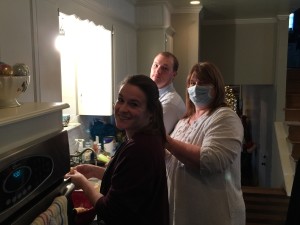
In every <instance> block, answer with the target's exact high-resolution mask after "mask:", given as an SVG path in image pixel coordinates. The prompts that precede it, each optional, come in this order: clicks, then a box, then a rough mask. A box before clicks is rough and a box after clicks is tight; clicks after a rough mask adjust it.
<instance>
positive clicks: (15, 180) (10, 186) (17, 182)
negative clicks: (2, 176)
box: [4, 166, 31, 192]
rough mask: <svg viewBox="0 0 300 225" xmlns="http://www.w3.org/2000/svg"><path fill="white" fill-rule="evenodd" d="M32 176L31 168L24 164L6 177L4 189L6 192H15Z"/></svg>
mask: <svg viewBox="0 0 300 225" xmlns="http://www.w3.org/2000/svg"><path fill="white" fill-rule="evenodd" d="M30 176H31V168H30V167H28V166H22V167H18V168H16V169H14V170H13V171H12V172H11V173H10V174H9V175H8V176H7V178H6V180H5V183H4V190H5V191H6V192H15V191H17V190H19V189H21V188H22V187H23V186H24V185H25V184H26V183H27V181H28V180H29V179H30Z"/></svg>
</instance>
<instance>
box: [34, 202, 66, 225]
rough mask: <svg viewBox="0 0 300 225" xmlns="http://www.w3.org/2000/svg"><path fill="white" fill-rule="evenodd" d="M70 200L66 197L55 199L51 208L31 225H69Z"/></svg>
mask: <svg viewBox="0 0 300 225" xmlns="http://www.w3.org/2000/svg"><path fill="white" fill-rule="evenodd" d="M67 208H68V200H67V198H66V197H65V196H59V197H56V198H55V199H54V201H53V202H52V204H51V205H50V206H49V208H48V209H47V210H46V211H45V212H43V213H41V214H40V215H39V216H38V217H37V218H36V219H35V220H34V221H33V222H32V223H31V225H68V209H67Z"/></svg>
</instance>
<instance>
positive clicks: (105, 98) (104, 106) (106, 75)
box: [59, 13, 112, 115]
mask: <svg viewBox="0 0 300 225" xmlns="http://www.w3.org/2000/svg"><path fill="white" fill-rule="evenodd" d="M60 33H61V39H62V40H63V41H61V42H60V43H59V49H60V52H61V69H62V85H63V87H62V88H63V101H66V102H68V103H69V104H70V106H71V107H70V109H69V110H70V111H72V112H71V113H70V114H74V112H76V113H77V114H79V115H112V40H111V39H112V36H111V31H110V30H107V29H105V28H104V27H103V26H99V25H98V26H97V25H95V24H94V23H93V22H91V21H88V20H80V19H79V18H78V17H76V16H75V15H70V16H68V15H65V14H63V13H60ZM76 96H77V97H76Z"/></svg>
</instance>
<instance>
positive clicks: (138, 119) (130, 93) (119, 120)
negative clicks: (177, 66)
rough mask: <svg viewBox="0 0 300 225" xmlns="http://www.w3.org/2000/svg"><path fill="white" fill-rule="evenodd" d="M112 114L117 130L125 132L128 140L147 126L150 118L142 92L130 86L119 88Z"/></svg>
mask: <svg viewBox="0 0 300 225" xmlns="http://www.w3.org/2000/svg"><path fill="white" fill-rule="evenodd" d="M114 113H115V120H116V126H117V128H118V129H121V130H125V131H126V135H127V137H128V138H131V137H132V136H133V134H134V133H136V132H137V131H138V130H140V129H141V128H143V127H145V126H147V125H148V123H149V119H150V116H151V115H150V113H149V112H148V110H147V98H146V96H145V94H144V92H143V91H141V89H139V88H138V87H137V86H134V85H131V84H125V85H123V86H122V87H121V88H120V91H119V95H118V99H117V102H116V104H115V108H114Z"/></svg>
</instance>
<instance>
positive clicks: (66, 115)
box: [62, 114, 70, 127]
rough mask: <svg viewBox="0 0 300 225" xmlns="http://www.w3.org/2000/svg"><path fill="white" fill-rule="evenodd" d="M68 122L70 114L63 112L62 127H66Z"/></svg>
mask: <svg viewBox="0 0 300 225" xmlns="http://www.w3.org/2000/svg"><path fill="white" fill-rule="evenodd" d="M69 122H70V114H63V115H62V123H63V126H64V127H67V126H68V124H69Z"/></svg>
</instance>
